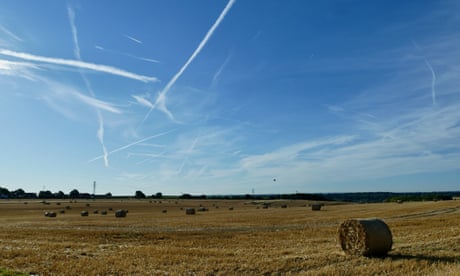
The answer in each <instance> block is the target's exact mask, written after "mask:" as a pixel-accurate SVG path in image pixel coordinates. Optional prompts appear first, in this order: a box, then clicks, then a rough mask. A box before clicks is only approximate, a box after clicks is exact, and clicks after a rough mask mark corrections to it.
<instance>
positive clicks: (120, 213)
mask: <svg viewBox="0 0 460 276" xmlns="http://www.w3.org/2000/svg"><path fill="white" fill-rule="evenodd" d="M126 213H128V212H127V211H126V210H123V209H120V210H116V211H115V217H117V218H124V217H126Z"/></svg>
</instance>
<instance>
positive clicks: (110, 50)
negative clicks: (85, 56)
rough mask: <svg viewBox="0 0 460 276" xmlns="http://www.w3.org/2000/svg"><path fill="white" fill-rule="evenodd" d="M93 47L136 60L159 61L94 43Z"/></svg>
mask: <svg viewBox="0 0 460 276" xmlns="http://www.w3.org/2000/svg"><path fill="white" fill-rule="evenodd" d="M94 48H96V49H98V50H100V51H106V52H109V53H113V54H117V55H123V56H127V57H130V58H134V59H137V60H142V61H147V62H151V63H160V61H159V60H156V59H153V58H146V57H138V56H135V55H132V54H129V53H124V52H120V51H117V50H112V49H107V48H104V47H102V46H100V45H95V46H94Z"/></svg>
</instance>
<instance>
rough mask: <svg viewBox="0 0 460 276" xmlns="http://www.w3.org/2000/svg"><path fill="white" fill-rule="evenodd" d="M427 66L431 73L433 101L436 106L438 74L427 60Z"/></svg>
mask: <svg viewBox="0 0 460 276" xmlns="http://www.w3.org/2000/svg"><path fill="white" fill-rule="evenodd" d="M425 64H426V66H428V69H430V71H431V99H432V101H433V105H435V104H436V90H435V86H436V74H435V73H434V70H433V67H432V66H431V64H430V63H429V62H428V60H427V59H426V58H425Z"/></svg>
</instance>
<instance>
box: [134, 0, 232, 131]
mask: <svg viewBox="0 0 460 276" xmlns="http://www.w3.org/2000/svg"><path fill="white" fill-rule="evenodd" d="M235 1H236V0H230V1H228V3H227V5H226V6H225V8H224V10H223V11H222V12H221V13H220V15H219V17H218V18H217V20H216V22H214V24H213V25H212V26H211V28H210V29H209V30H208V32H207V33H206V35H205V37H204V38H203V40H201V42H200V44H199V45H198V47H197V48H196V49H195V51H194V52H193V54H192V55H191V56H190V57H189V59H188V60H187V62H186V63H185V64H184V65H183V66H182V68H180V70H179V71H178V72H177V73H176V74H175V75H174V76H173V78H172V79H171V80H170V81H169V82H168V83H167V84H166V86H165V87H164V88H163V90H162V91H161V92H160V93H159V94H158V97H157V99H156V101H155V104H154V105H153V107H152V108H150V110H149V111H148V112H147V114H146V115H145V117H144V120H143V121H142V123H141V124H143V123H144V122H145V120H147V118H148V117H149V115H150V113H151V112H152V110H153V109H154V108H158V109H159V110H161V111H163V112H164V113H165V114H166V115H167V116H168V117H169V118H170V119H174V117H173V115H172V113H171V112H170V111H169V110H168V109H167V107H166V94H167V93H168V92H169V90H170V89H171V87H172V86H173V85H174V84H175V83H176V81H177V79H178V78H179V77H180V76H181V75H182V73H184V71H185V69H187V67H188V66H189V65H190V63H191V62H192V61H193V60H194V59H195V57H196V56H197V55H198V54H199V53H200V52H201V50H202V49H203V47H204V46H205V45H206V43H207V42H208V40H209V39H210V38H211V36H212V34H213V33H214V31H215V30H216V29H217V27H218V26H219V25H220V23H221V22H222V20H223V19H224V17H225V15H226V14H227V12H228V11H229V10H230V8H231V7H232V6H233V4H234V3H235Z"/></svg>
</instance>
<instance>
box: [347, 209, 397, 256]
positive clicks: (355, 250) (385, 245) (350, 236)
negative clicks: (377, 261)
mask: <svg viewBox="0 0 460 276" xmlns="http://www.w3.org/2000/svg"><path fill="white" fill-rule="evenodd" d="M338 238H339V242H340V246H341V247H342V249H343V251H345V253H347V254H349V255H358V256H382V255H386V254H387V253H388V251H390V250H391V246H392V245H393V237H392V235H391V231H390V228H389V227H388V225H386V223H385V222H383V221H382V220H380V219H375V218H374V219H350V220H346V221H344V222H342V224H340V227H339V230H338Z"/></svg>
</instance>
